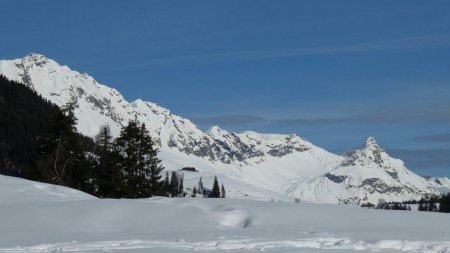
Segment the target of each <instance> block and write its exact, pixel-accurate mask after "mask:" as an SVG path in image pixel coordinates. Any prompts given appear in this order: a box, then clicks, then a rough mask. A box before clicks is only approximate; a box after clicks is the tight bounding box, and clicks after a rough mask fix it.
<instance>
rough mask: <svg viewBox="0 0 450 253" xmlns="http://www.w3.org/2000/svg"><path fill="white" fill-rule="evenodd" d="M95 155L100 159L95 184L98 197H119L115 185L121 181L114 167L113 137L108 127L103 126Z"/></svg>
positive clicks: (98, 136) (96, 169) (97, 139)
mask: <svg viewBox="0 0 450 253" xmlns="http://www.w3.org/2000/svg"><path fill="white" fill-rule="evenodd" d="M94 153H95V154H96V155H97V157H98V163H97V165H96V167H95V174H94V179H95V184H96V185H97V188H98V190H97V192H96V194H97V196H99V197H102V198H115V197H118V192H117V188H116V185H115V183H117V182H118V181H119V180H118V178H119V175H118V172H119V170H118V169H117V168H116V167H115V166H114V164H115V161H114V156H113V153H112V136H111V132H110V129H109V127H108V126H102V127H101V128H100V132H99V134H98V135H97V138H96V145H95V148H94Z"/></svg>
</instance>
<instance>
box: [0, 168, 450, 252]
mask: <svg viewBox="0 0 450 253" xmlns="http://www.w3.org/2000/svg"><path fill="white" fill-rule="evenodd" d="M449 227H450V219H448V214H443V213H429V212H417V211H411V212H407V211H393V210H376V209H366V208H361V207H358V206H355V205H334V204H314V203H304V202H302V203H294V202H293V201H291V202H286V201H282V202H278V201H257V200H244V199H228V198H227V199H203V198H159V197H153V198H149V199H139V200H126V199H119V200H113V199H96V198H95V197H92V196H90V195H87V194H85V193H82V192H79V191H76V190H73V189H70V188H66V187H62V186H56V185H49V184H43V183H37V182H33V181H28V180H24V179H19V178H13V177H6V176H0V253H38V252H92V253H93V252H133V253H137V252H142V253H144V252H161V253H165V252H192V251H196V252H258V251H264V252H440V253H445V252H450V229H449Z"/></svg>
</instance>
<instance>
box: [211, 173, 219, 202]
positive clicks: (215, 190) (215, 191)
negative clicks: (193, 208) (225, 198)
mask: <svg viewBox="0 0 450 253" xmlns="http://www.w3.org/2000/svg"><path fill="white" fill-rule="evenodd" d="M209 197H210V198H220V188H219V182H218V181H217V176H214V183H213V187H212V190H211V192H210V193H209Z"/></svg>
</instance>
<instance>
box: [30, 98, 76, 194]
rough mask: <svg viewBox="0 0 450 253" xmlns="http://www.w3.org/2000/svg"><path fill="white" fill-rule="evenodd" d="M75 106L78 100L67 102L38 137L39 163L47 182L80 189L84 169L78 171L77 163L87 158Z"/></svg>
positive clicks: (40, 176)
mask: <svg viewBox="0 0 450 253" xmlns="http://www.w3.org/2000/svg"><path fill="white" fill-rule="evenodd" d="M75 107H76V102H75V101H74V100H72V101H70V102H69V103H67V104H66V105H65V106H64V107H63V108H62V110H61V111H58V112H57V113H56V115H55V116H54V117H53V119H52V120H51V122H50V124H49V126H48V128H47V130H46V132H45V133H44V134H43V135H41V136H40V137H39V138H38V144H37V153H36V157H35V165H36V167H37V171H38V173H39V178H40V179H41V180H43V181H44V182H48V183H54V184H60V185H67V186H71V187H74V188H78V189H80V188H81V186H82V183H81V180H82V179H81V177H82V173H79V172H78V171H77V169H78V168H77V166H76V163H77V162H80V161H81V160H82V159H83V154H82V151H81V147H80V142H79V141H80V138H79V134H78V133H77V132H76V129H75V124H76V121H77V119H76V117H75V114H74V110H75Z"/></svg>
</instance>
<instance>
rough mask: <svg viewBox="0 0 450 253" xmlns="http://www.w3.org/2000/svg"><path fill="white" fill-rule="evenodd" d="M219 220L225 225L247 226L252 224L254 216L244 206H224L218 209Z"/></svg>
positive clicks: (233, 226)
mask: <svg viewBox="0 0 450 253" xmlns="http://www.w3.org/2000/svg"><path fill="white" fill-rule="evenodd" d="M216 219H217V222H218V223H219V224H220V225H222V226H225V227H231V228H246V227H248V226H250V224H251V221H252V216H251V215H250V212H249V211H248V210H244V209H242V207H235V206H224V207H222V208H220V209H219V210H217V216H216Z"/></svg>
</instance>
